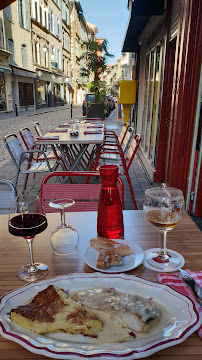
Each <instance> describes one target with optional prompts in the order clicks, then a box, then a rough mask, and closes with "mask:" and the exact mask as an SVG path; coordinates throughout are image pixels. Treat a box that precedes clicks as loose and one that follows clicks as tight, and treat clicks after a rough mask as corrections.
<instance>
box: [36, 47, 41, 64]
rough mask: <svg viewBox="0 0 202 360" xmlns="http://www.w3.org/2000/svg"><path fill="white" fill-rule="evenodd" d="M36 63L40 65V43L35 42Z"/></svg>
mask: <svg viewBox="0 0 202 360" xmlns="http://www.w3.org/2000/svg"><path fill="white" fill-rule="evenodd" d="M35 62H36V64H39V65H40V46H39V43H38V42H35Z"/></svg>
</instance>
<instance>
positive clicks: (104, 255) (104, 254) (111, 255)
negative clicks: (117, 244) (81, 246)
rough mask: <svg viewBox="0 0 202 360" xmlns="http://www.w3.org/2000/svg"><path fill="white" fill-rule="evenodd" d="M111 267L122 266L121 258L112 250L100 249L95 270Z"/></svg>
mask: <svg viewBox="0 0 202 360" xmlns="http://www.w3.org/2000/svg"><path fill="white" fill-rule="evenodd" d="M111 265H122V258H121V256H120V255H119V254H117V253H115V252H114V251H112V250H105V249H101V250H100V252H99V255H98V259H97V265H96V266H97V268H100V269H107V268H108V267H110V266H111Z"/></svg>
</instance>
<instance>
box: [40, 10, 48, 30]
mask: <svg viewBox="0 0 202 360" xmlns="http://www.w3.org/2000/svg"><path fill="white" fill-rule="evenodd" d="M41 20H42V25H43V26H44V27H45V28H46V29H48V8H46V7H45V5H44V4H42V5H41Z"/></svg>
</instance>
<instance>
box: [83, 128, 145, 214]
mask: <svg viewBox="0 0 202 360" xmlns="http://www.w3.org/2000/svg"><path fill="white" fill-rule="evenodd" d="M140 141H141V137H140V135H139V134H135V135H134V137H133V140H132V142H131V144H130V147H129V150H128V152H127V154H126V156H124V153H123V151H122V149H121V147H118V150H115V151H114V150H107V149H103V150H101V151H100V152H99V154H98V156H97V159H96V161H95V163H94V165H93V167H92V169H93V170H94V171H95V170H98V169H99V166H100V165H107V164H109V163H110V164H112V163H113V164H115V165H118V166H119V175H120V176H124V175H125V176H126V178H127V181H128V185H129V188H130V192H131V196H132V199H133V203H134V206H135V209H136V210H137V209H138V208H137V204H136V201H135V195H134V192H133V187H132V184H131V180H130V176H129V169H130V166H131V164H132V161H133V159H134V156H135V154H136V152H137V149H138V147H139V144H140ZM102 154H109V155H110V154H113V155H116V158H115V159H114V160H113V162H112V161H109V160H108V159H105V158H102ZM87 181H88V178H87Z"/></svg>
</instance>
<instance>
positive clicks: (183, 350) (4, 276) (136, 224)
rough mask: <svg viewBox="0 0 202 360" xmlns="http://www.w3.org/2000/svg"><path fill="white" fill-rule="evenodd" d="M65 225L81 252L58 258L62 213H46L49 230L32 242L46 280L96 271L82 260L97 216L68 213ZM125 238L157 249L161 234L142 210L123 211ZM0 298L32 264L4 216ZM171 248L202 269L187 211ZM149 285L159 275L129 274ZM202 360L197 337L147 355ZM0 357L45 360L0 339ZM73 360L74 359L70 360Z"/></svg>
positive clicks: (199, 239)
mask: <svg viewBox="0 0 202 360" xmlns="http://www.w3.org/2000/svg"><path fill="white" fill-rule="evenodd" d="M66 217H67V222H68V223H69V224H71V225H73V226H75V228H76V229H77V231H78V233H79V237H80V241H79V249H78V252H76V253H74V254H72V255H69V256H58V255H55V254H54V253H53V251H52V248H51V245H50V234H51V232H52V231H53V229H54V228H55V227H56V226H57V225H58V224H59V223H60V216H59V214H48V215H47V219H48V228H47V229H46V230H45V231H44V232H43V233H41V234H39V235H37V236H36V238H35V239H34V243H33V247H34V260H35V261H36V262H38V261H39V262H40V261H41V262H45V263H46V264H48V266H49V269H50V271H49V274H48V275H47V276H46V277H45V278H44V279H49V278H52V277H55V276H57V275H64V274H69V273H84V272H86V273H90V272H94V270H93V269H91V268H90V267H88V266H87V265H86V264H85V263H84V260H83V252H84V250H85V249H86V248H87V247H88V246H89V239H90V238H92V237H95V236H96V232H97V231H96V227H97V213H96V212H83V213H67V215H66ZM124 228H125V239H126V240H129V239H130V240H134V242H135V243H136V244H137V245H139V246H140V247H141V248H142V249H143V250H146V249H149V248H153V247H158V246H159V238H158V232H157V230H156V229H155V228H153V227H152V226H151V225H150V224H149V223H148V221H147V219H146V218H145V216H144V214H143V211H133V210H132V211H130V210H125V211H124ZM0 229H1V232H0V296H2V295H3V294H5V293H7V292H9V291H12V290H14V289H16V288H19V287H21V286H23V285H24V284H25V283H24V282H23V281H21V280H20V279H19V278H18V275H17V273H18V271H19V269H20V268H21V267H22V266H24V265H25V264H27V263H29V253H28V246H27V244H26V242H25V240H24V239H22V238H18V237H14V236H12V235H11V234H9V232H8V216H7V215H1V216H0ZM168 248H170V249H173V250H176V251H178V252H179V253H181V254H182V255H183V256H184V258H185V261H186V262H185V265H184V269H190V270H192V271H194V270H202V234H201V231H200V230H199V229H198V227H197V226H196V225H195V223H194V222H193V221H192V219H191V218H190V217H189V216H188V215H187V214H186V213H185V214H184V216H183V218H182V220H181V222H180V223H179V224H178V226H176V228H175V229H173V230H172V231H170V232H169V233H168ZM127 273H128V274H129V275H137V276H141V277H142V278H144V279H146V280H150V281H154V282H157V279H156V276H157V274H158V273H157V272H154V271H152V270H150V269H147V268H145V267H144V265H140V266H139V267H138V268H136V269H134V270H131V271H129V272H127ZM171 358H172V360H173V359H179V360H181V359H183V360H193V359H201V358H202V342H201V340H200V339H199V338H198V336H197V334H196V333H194V334H193V335H191V336H190V337H189V338H188V339H187V340H186V341H184V342H183V343H182V344H179V345H176V346H173V347H170V348H167V349H164V350H161V351H159V352H158V353H156V354H154V355H152V356H150V357H148V358H147V359H153V360H154V359H155V360H162V359H163V360H171ZM0 359H20V360H23V359H41V360H42V359H45V357H44V356H40V355H36V354H33V353H31V352H29V351H28V350H26V349H24V348H23V347H21V346H20V345H19V344H17V343H14V342H12V341H9V340H7V339H5V338H3V337H1V336H0ZM70 360H73V359H71V357H70Z"/></svg>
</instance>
